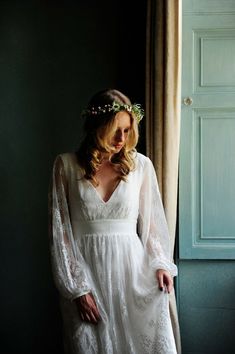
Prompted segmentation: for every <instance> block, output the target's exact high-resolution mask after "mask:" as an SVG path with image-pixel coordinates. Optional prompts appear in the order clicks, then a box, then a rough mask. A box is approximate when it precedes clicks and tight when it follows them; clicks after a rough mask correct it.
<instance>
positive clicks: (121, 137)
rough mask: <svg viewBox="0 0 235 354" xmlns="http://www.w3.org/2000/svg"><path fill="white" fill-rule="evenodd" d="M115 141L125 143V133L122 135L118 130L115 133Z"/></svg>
mask: <svg viewBox="0 0 235 354" xmlns="http://www.w3.org/2000/svg"><path fill="white" fill-rule="evenodd" d="M116 140H117V141H118V142H122V143H123V142H124V141H125V133H124V131H121V130H120V131H118V132H117V135H116Z"/></svg>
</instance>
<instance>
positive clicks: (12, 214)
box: [0, 0, 145, 354]
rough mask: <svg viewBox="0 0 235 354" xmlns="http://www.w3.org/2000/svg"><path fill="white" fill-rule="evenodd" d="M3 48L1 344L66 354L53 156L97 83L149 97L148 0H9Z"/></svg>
mask: <svg viewBox="0 0 235 354" xmlns="http://www.w3.org/2000/svg"><path fill="white" fill-rule="evenodd" d="M0 53H1V54H0V74H1V81H0V116H1V131H0V134H1V139H0V141H1V149H2V155H1V185H3V186H4V190H3V192H2V197H1V201H2V203H1V217H2V235H1V243H2V244H1V255H0V256H1V279H2V281H3V284H1V286H2V290H1V295H2V300H1V304H2V305H3V306H2V309H1V316H2V320H1V330H0V331H1V334H2V341H1V351H2V352H3V353H4V354H13V353H18V354H19V353H24V354H32V353H33V354H37V353H40V354H41V353H44V354H46V353H50V354H53V353H56V354H60V353H63V348H62V330H61V318H60V313H59V305H58V298H57V292H56V290H55V288H54V285H53V281H52V276H51V270H50V261H49V250H48V248H49V247H48V245H49V243H48V237H47V190H48V184H49V176H50V174H51V168H52V162H53V160H54V157H55V155H56V154H58V153H60V152H65V151H71V150H74V149H75V148H76V147H77V145H78V143H79V140H80V139H81V125H82V124H81V121H80V119H79V115H80V112H81V110H82V109H83V107H84V106H85V105H86V103H87V100H88V99H89V98H90V96H91V95H92V94H93V93H94V92H96V91H97V90H100V89H102V88H106V87H116V88H118V89H120V90H122V91H124V92H125V93H126V94H127V95H129V96H130V97H131V99H133V100H134V101H136V102H139V103H142V104H143V105H144V95H145V93H144V76H145V4H140V5H136V4H135V6H134V8H133V7H132V6H131V1H129V2H128V1H125V2H124V1H120V2H119V3H118V6H117V5H116V2H114V1H100V2H96V1H89V0H87V1H86V2H77V1H57V2H56V1H20V2H19V1H18V2H17V1H11V2H9V1H1V3H0ZM142 130H143V132H142V136H143V135H144V126H143V128H142ZM140 151H142V152H144V140H143V139H142V140H141V144H140Z"/></svg>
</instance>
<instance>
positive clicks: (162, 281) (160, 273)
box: [156, 269, 173, 294]
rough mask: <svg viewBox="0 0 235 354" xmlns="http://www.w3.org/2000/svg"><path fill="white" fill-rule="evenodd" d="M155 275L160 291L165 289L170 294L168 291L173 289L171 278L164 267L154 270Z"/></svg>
mask: <svg viewBox="0 0 235 354" xmlns="http://www.w3.org/2000/svg"><path fill="white" fill-rule="evenodd" d="M156 276H157V281H158V285H159V289H160V290H161V291H163V290H164V289H165V292H168V294H170V292H171V291H172V289H173V279H172V276H171V275H170V273H169V272H167V271H166V270H164V269H158V270H157V272H156Z"/></svg>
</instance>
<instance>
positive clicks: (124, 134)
mask: <svg viewBox="0 0 235 354" xmlns="http://www.w3.org/2000/svg"><path fill="white" fill-rule="evenodd" d="M115 119H116V121H117V127H116V131H115V134H114V136H113V138H112V140H111V145H112V147H114V148H115V153H118V152H119V151H120V150H121V149H122V148H123V146H124V145H125V143H126V140H127V138H128V134H129V131H130V129H131V118H130V115H129V114H128V113H127V112H125V111H122V112H118V113H117V114H116V118H115Z"/></svg>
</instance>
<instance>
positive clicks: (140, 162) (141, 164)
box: [136, 152, 152, 169]
mask: <svg viewBox="0 0 235 354" xmlns="http://www.w3.org/2000/svg"><path fill="white" fill-rule="evenodd" d="M136 164H137V168H138V169H145V168H146V166H148V165H151V164H152V162H151V160H150V158H149V157H147V156H145V155H143V154H141V153H140V152H137V153H136Z"/></svg>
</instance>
